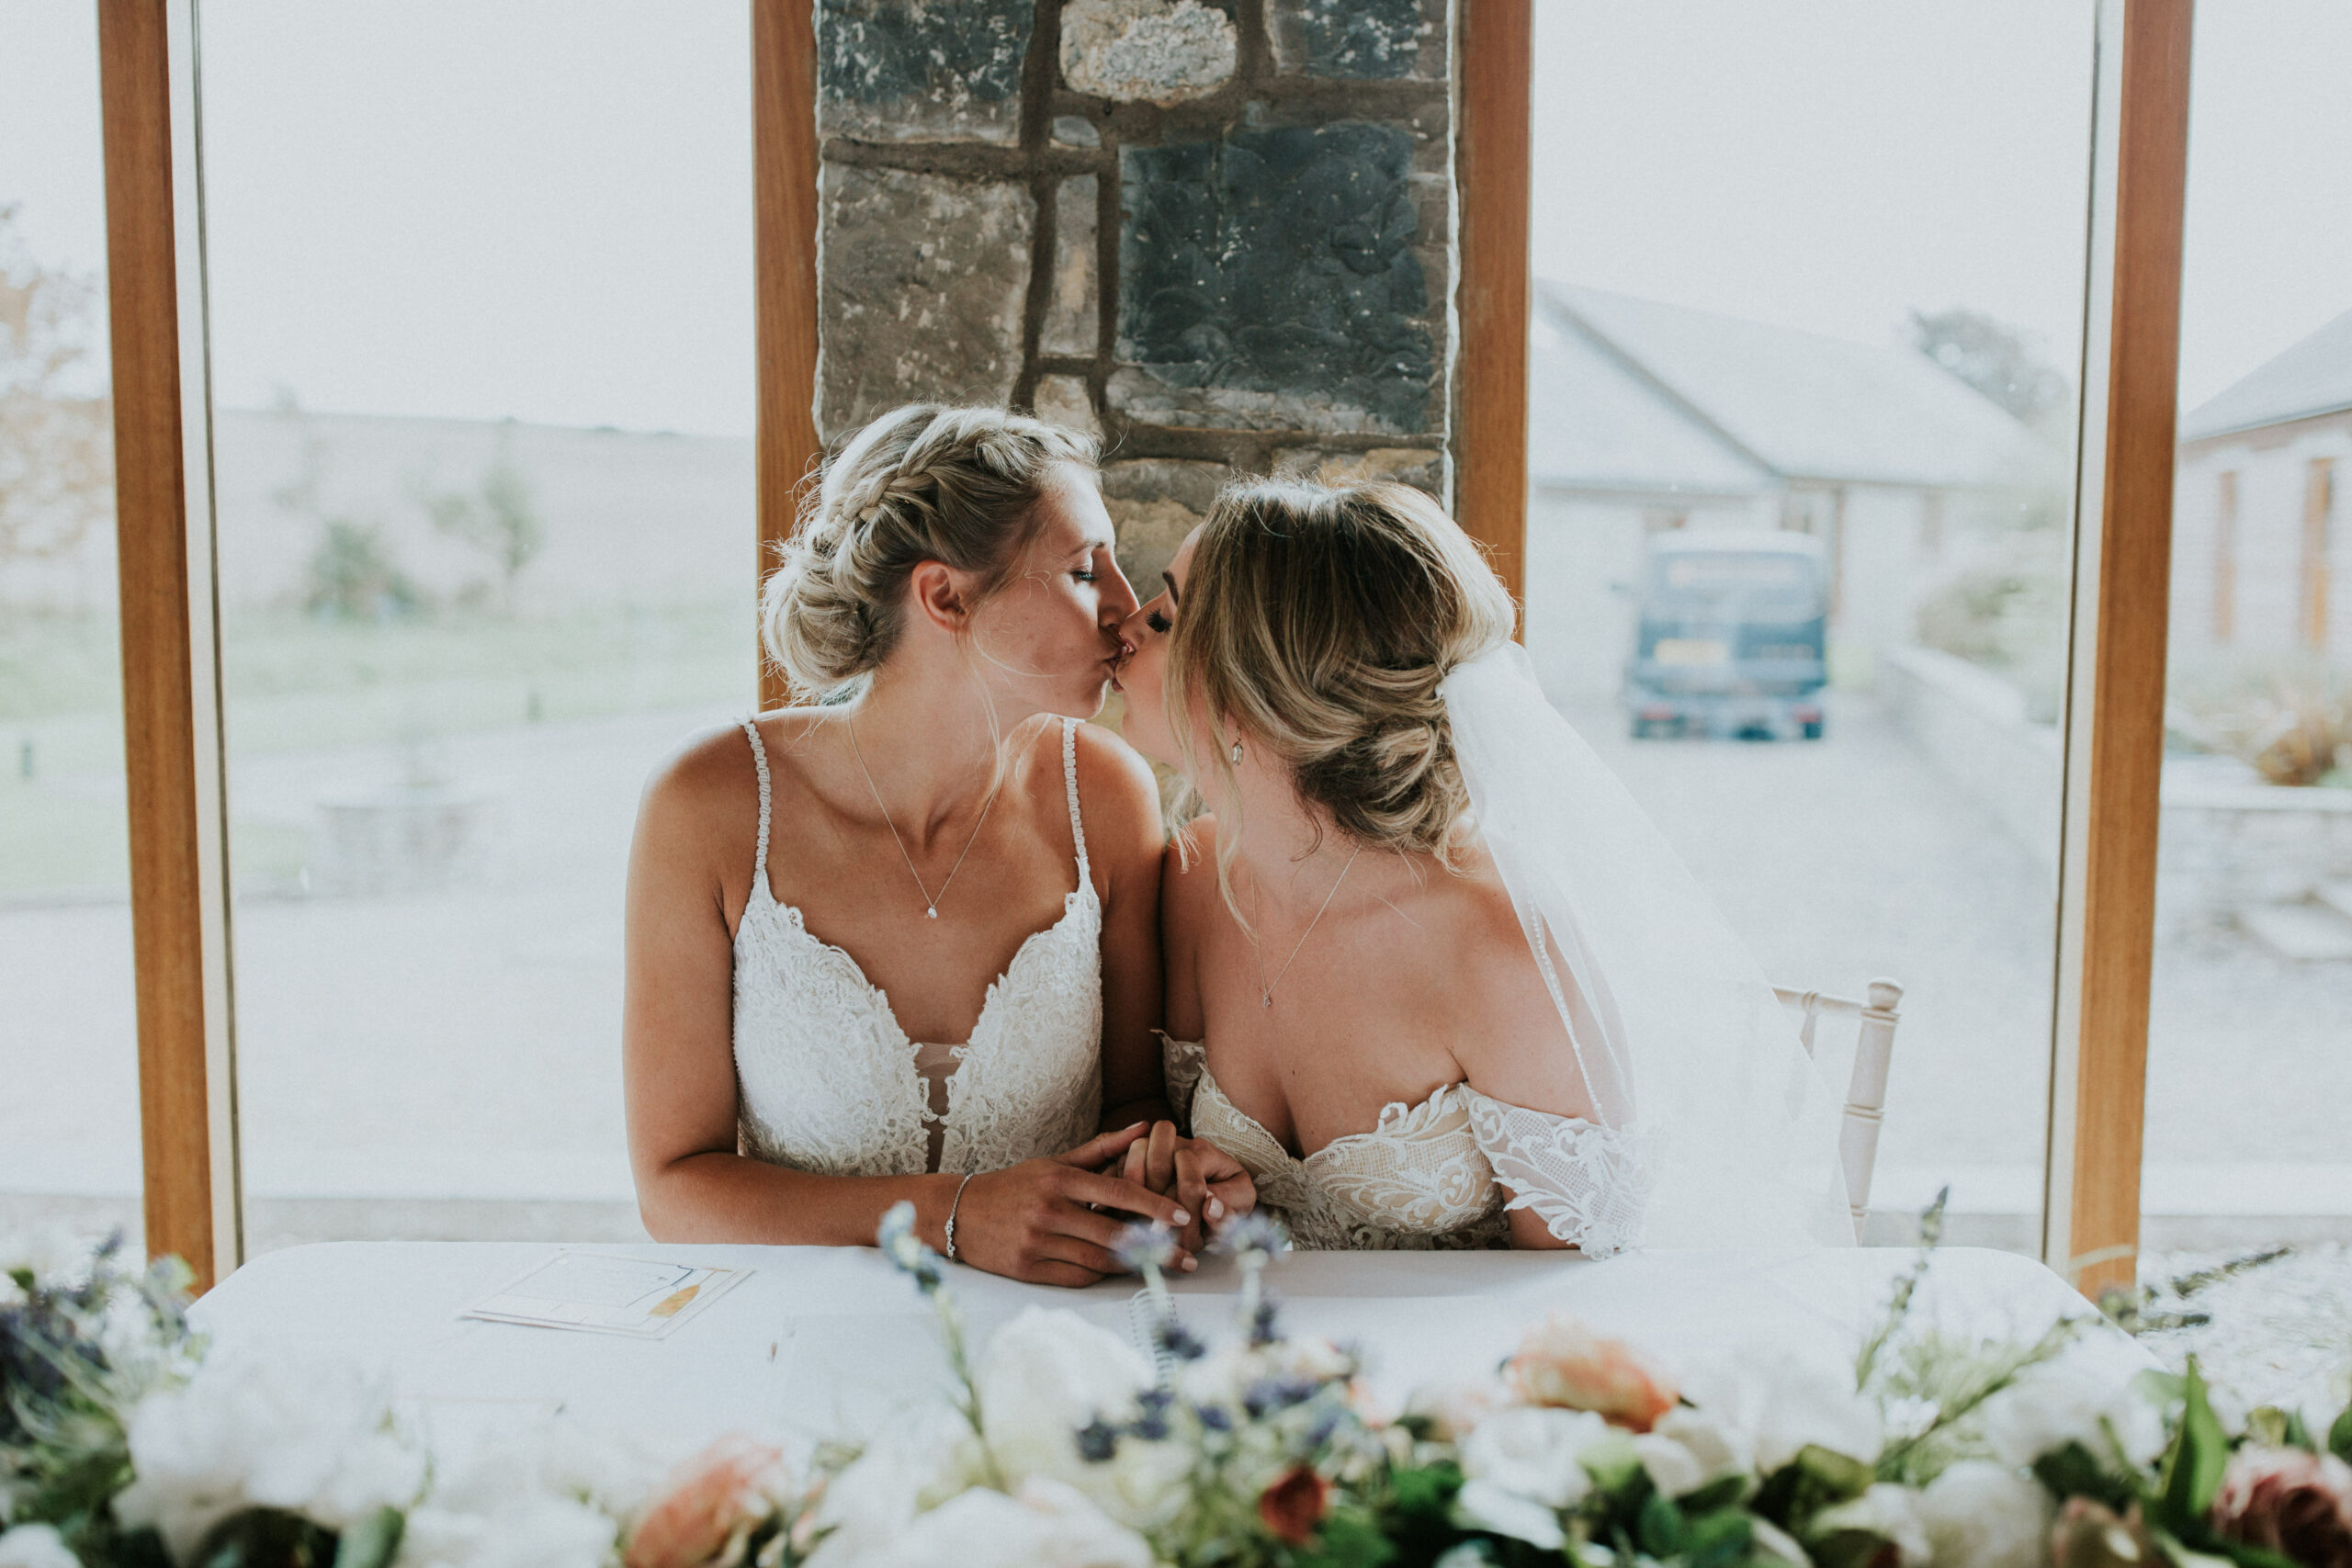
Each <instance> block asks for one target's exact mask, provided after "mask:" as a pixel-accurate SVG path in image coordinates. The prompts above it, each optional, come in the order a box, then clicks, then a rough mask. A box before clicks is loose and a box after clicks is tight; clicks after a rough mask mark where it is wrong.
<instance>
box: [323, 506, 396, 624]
mask: <svg viewBox="0 0 2352 1568" xmlns="http://www.w3.org/2000/svg"><path fill="white" fill-rule="evenodd" d="M302 583H303V587H302V607H303V608H304V609H306V610H308V611H310V612H311V614H312V615H320V616H324V617H328V618H331V619H334V620H341V621H381V620H389V619H392V618H396V617H406V616H411V615H416V614H417V613H419V612H420V611H422V610H423V609H424V607H425V597H424V590H423V589H421V588H419V587H418V586H417V585H416V583H415V582H414V581H413V580H412V579H411V578H410V577H409V575H408V574H407V573H406V572H405V571H403V570H401V566H400V563H399V561H398V560H396V559H395V558H394V557H393V553H392V547H391V543H390V540H388V539H386V538H385V537H384V531H383V529H382V527H380V526H379V525H377V524H374V523H362V522H358V521H356V520H355V519H353V518H349V517H329V518H326V519H324V520H323V521H322V523H321V524H320V535H319V542H318V543H317V545H315V546H314V547H312V548H311V557H310V559H309V560H308V561H307V562H305V563H304V565H303V568H302Z"/></svg>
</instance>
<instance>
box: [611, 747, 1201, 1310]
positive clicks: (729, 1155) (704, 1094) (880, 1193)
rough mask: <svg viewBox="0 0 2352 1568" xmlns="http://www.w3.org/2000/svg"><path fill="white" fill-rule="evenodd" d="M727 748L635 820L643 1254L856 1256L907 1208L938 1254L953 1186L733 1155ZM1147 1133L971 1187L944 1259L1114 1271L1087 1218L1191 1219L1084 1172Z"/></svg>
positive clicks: (634, 1126) (664, 778)
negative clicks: (892, 1213) (655, 1245)
mask: <svg viewBox="0 0 2352 1568" xmlns="http://www.w3.org/2000/svg"><path fill="white" fill-rule="evenodd" d="M742 750H743V746H742V736H741V731H739V730H727V731H722V732H719V733H718V734H716V735H714V736H711V737H707V738H705V739H700V740H698V741H696V742H695V743H694V744H692V745H690V746H689V747H688V748H687V749H686V750H684V751H683V752H681V753H680V754H679V756H677V757H676V758H674V759H673V760H672V761H670V762H669V763H667V764H666V765H665V766H663V767H662V770H661V771H660V772H658V773H656V774H655V775H654V776H653V778H652V780H651V781H650V783H649V784H647V786H646V790H645V795H644V798H643V800H642V801H641V803H640V804H639V809H638V821H637V833H636V837H635V840H634V841H633V842H632V844H631V846H630V851H629V874H628V960H627V987H626V993H625V998H624V1001H623V1005H622V1032H621V1037H622V1058H623V1081H624V1086H625V1093H626V1096H627V1102H628V1143H629V1163H630V1166H631V1168H632V1170H633V1171H634V1173H635V1176H636V1180H637V1192H638V1212H639V1214H640V1215H641V1216H642V1217H643V1219H644V1222H645V1227H646V1229H647V1230H648V1231H649V1232H650V1233H651V1234H652V1235H653V1237H654V1239H656V1240H657V1241H729V1242H764V1243H773V1244H788V1245H812V1246H867V1245H871V1244H872V1242H873V1240H874V1235H875V1232H876V1229H877V1228H878V1227H879V1225H880V1224H881V1220H882V1215H883V1214H884V1213H886V1212H888V1209H889V1208H890V1206H891V1205H892V1204H894V1203H897V1202H899V1201H909V1202H911V1203H913V1204H914V1206H915V1213H916V1219H917V1229H916V1234H917V1235H921V1236H922V1238H923V1239H924V1240H925V1241H926V1242H927V1243H929V1244H930V1245H931V1246H932V1247H934V1248H938V1249H940V1250H944V1248H945V1245H946V1224H947V1214H948V1209H949V1206H950V1205H951V1204H952V1203H954V1202H955V1201H956V1188H957V1187H958V1185H959V1184H961V1183H962V1181H963V1178H962V1177H960V1176H956V1175H953V1174H946V1175H934V1176H906V1177H831V1176H817V1175H812V1174H809V1173H808V1172H805V1171H796V1170H789V1169H786V1168H783V1167H780V1166H774V1165H769V1164H767V1163H765V1162H763V1161H760V1160H753V1159H749V1158H746V1157H744V1156H742V1155H741V1154H740V1153H738V1152H737V1145H736V1111H737V1107H736V1088H735V1060H734V1043H733V1042H734V943H733V934H732V931H731V930H730V924H729V919H728V911H729V909H732V910H734V911H735V912H736V913H737V915H738V917H739V918H740V915H741V909H742V907H743V904H744V901H745V899H746V898H747V897H748V896H749V893H750V886H751V880H750V879H751V873H752V866H751V862H752V855H753V849H752V843H753V840H752V833H751V831H750V829H749V825H750V824H752V823H753V822H755V821H756V820H757V818H758V810H759V802H758V795H757V793H756V784H755V783H754V782H753V775H752V768H751V763H750V759H749V758H748V757H747V756H743V755H741V752H742ZM730 764H731V765H730ZM738 774H740V775H741V776H740V777H739V776H737V775H738ZM739 861H740V862H741V866H740V868H738V869H736V870H735V871H734V872H733V874H731V875H730V874H729V867H730V866H734V865H735V864H736V863H737V862H739ZM739 890H740V891H739ZM1147 1130H1148V1129H1147V1128H1146V1127H1143V1126H1136V1127H1130V1128H1126V1129H1124V1130H1122V1131H1121V1132H1120V1133H1117V1134H1109V1135H1106V1136H1104V1137H1101V1138H1097V1139H1095V1140H1093V1141H1092V1142H1091V1143H1089V1144H1087V1145H1083V1146H1082V1147H1080V1148H1078V1149H1075V1150H1072V1151H1070V1152H1069V1154H1067V1155H1064V1156H1060V1157H1059V1158H1057V1159H1051V1160H1042V1159H1041V1160H1030V1161H1027V1162H1025V1163H1023V1164H1022V1165H1018V1166H1013V1167H1012V1168H1008V1169H1005V1170H999V1171H990V1172H988V1173H986V1174H985V1175H981V1176H977V1177H974V1178H973V1179H972V1181H971V1184H970V1185H969V1187H968V1188H967V1189H966V1190H965V1191H964V1196H963V1201H962V1204H961V1206H960V1207H959V1208H958V1209H957V1210H956V1254H957V1256H958V1257H959V1258H963V1259H965V1260H967V1261H968V1262H970V1263H972V1264H974V1265H975V1266H976V1267H978V1268H983V1269H989V1271H991V1272H993V1273H1000V1274H1008V1275H1011V1276H1012V1277H1014V1278H1016V1279H1023V1280H1037V1281H1040V1282H1044V1283H1049V1284H1069V1285H1079V1284H1091V1283H1092V1282H1093V1281H1094V1280H1097V1279H1100V1278H1101V1277H1102V1276H1103V1275H1104V1274H1107V1273H1112V1272H1115V1271H1116V1269H1117V1265H1116V1264H1115V1262H1114V1261H1113V1259H1112V1258H1111V1255H1110V1250H1109V1249H1110V1247H1112V1246H1113V1245H1114V1243H1115V1240H1116V1237H1117V1234H1118V1230H1119V1227H1120V1224H1121V1220H1120V1216H1119V1214H1117V1213H1096V1212H1094V1211H1093V1210H1091V1209H1090V1208H1088V1207H1087V1205H1089V1204H1099V1205H1103V1206H1104V1207H1106V1208H1109V1209H1113V1210H1117V1211H1125V1212H1130V1213H1149V1214H1152V1215H1153V1216H1154V1217H1157V1218H1161V1219H1164V1220H1166V1221H1168V1223H1170V1224H1175V1225H1178V1226H1180V1227H1181V1226H1182V1224H1183V1223H1184V1222H1185V1221H1186V1220H1187V1219H1189V1218H1190V1216H1189V1215H1185V1214H1182V1213H1180V1212H1179V1211H1178V1210H1177V1207H1176V1205H1175V1204H1174V1203H1173V1202H1172V1201H1170V1200H1168V1199H1165V1198H1162V1197H1159V1195H1158V1194H1155V1193H1152V1192H1149V1191H1147V1190H1143V1189H1141V1188H1138V1187H1136V1186H1135V1185H1134V1184H1132V1183H1128V1182H1125V1181H1120V1180H1118V1179H1114V1178H1111V1177H1105V1176H1100V1175H1096V1174H1095V1173H1094V1172H1093V1171H1092V1170H1091V1168H1089V1167H1091V1166H1094V1165H1100V1164H1101V1163H1103V1161H1105V1160H1109V1159H1112V1158H1114V1157H1115V1156H1118V1155H1120V1154H1122V1153H1124V1152H1125V1148H1126V1146H1127V1145H1129V1144H1131V1143H1133V1142H1134V1141H1135V1140H1136V1138H1137V1137H1139V1136H1141V1135H1143V1134H1144V1133H1145V1132H1146V1131H1147Z"/></svg>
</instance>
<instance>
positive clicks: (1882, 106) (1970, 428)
mask: <svg viewBox="0 0 2352 1568" xmlns="http://www.w3.org/2000/svg"><path fill="white" fill-rule="evenodd" d="M2094 19H2095V18H2094V14H2093V7H2092V6H2090V5H2088V4H2080V5H2050V4H2046V3H2044V0H2002V3H1997V4H1996V3H1987V4H1983V5H1972V6H1939V7H1938V6H1929V7H1922V6H1893V7H1890V6H1875V5H1870V4H1867V3H1864V0H1826V3H1821V4H1814V5H1807V6H1744V5H1738V4H1731V3H1720V0H1672V3H1668V4H1653V5H1644V6H1619V5H1610V4H1605V3H1601V0H1546V3H1545V4H1544V5H1543V6H1538V7H1537V8H1536V59H1535V80H1536V82H1537V84H1538V90H1537V92H1536V95H1535V125H1534V152H1535V172H1534V181H1535V210H1534V266H1535V271H1536V275H1537V277H1538V279H1539V285H1538V288H1537V304H1536V313H1535V321H1534V322H1533V326H1532V332H1533V334H1534V341H1533V362H1532V367H1533V389H1532V409H1531V422H1532V423H1531V437H1532V439H1531V449H1532V454H1533V456H1532V460H1531V472H1530V475H1529V481H1530V487H1531V504H1530V511H1529V519H1528V563H1529V565H1528V590H1527V637H1528V644H1529V648H1530V650H1531V652H1532V654H1533V655H1534V657H1535V659H1536V661H1537V663H1538V666H1539V668H1540V669H1541V670H1542V671H1543V673H1544V679H1545V681H1546V683H1547V686H1548V688H1549V689H1550V691H1551V692H1552V694H1553V695H1554V697H1555V700H1556V701H1557V702H1558V703H1559V704H1560V705H1561V706H1562V708H1563V709H1564V710H1565V711H1566V713H1567V714H1568V715H1569V716H1570V717H1571V718H1573V719H1574V720H1575V721H1576V722H1577V724H1578V725H1579V727H1580V728H1583V729H1584V731H1585V732H1586V734H1587V735H1588V736H1589V738H1590V739H1592V741H1593V743H1594V744H1595V745H1596V746H1597V747H1598V748H1600V750H1601V752H1602V753H1603V755H1604V756H1605V757H1607V758H1608V760H1609V761H1611V763H1612V764H1613V765H1614V766H1615V767H1616V768H1617V769H1618V770H1619V772H1620V773H1621V774H1622V775H1623V777H1624V779H1625V780H1626V782H1627V783H1628V784H1629V785H1630V786H1631V787H1632V788H1633V789H1634V792H1635V794H1636V795H1638V796H1639V797H1640V798H1641V799H1642V800H1643V802H1644V804H1645V806H1647V807H1648V808H1649V809H1650V811H1651V812H1652V813H1653V815H1654V816H1655V817H1656V818H1657V820H1658V822H1659V824H1660V826H1661V827H1662V828H1663V829H1664V830H1665V831H1666V832H1667V834H1668V836H1669V837H1670V838H1671V839H1672V840H1674V841H1675V842H1676V844H1677V845H1678V847H1679V849H1680V850H1681V851H1682V852H1683V853H1684V855H1685V856H1686V857H1687V858H1688V859H1689V860H1690V862H1691V865H1692V867H1693V869H1694V870H1695V872H1696V873H1697V874H1698V875H1699V877H1700V878H1701V880H1702V882H1703V883H1705V884H1706V885H1707V886H1708V887H1709V888H1710V890H1711V891H1713V894H1714V895H1715V897H1716V898H1717V899H1718V900H1719V901H1720V903H1721V904H1722V906H1723V908H1724V911H1725V913H1726V914H1727V915H1728V916H1729V917H1730V919H1731V920H1732V922H1733V924H1734V926H1735V927H1736V929H1738V930H1739V931H1741V932H1742V933H1743V934H1744V935H1745V936H1746V938H1747V941H1748V942H1750V943H1751V944H1752V945H1753V947H1754V948H1755V950H1756V952H1757V953H1758V956H1759V958H1760V959H1761V960H1762V962H1763V964H1764V965H1765V967H1766V969H1767V970H1768V972H1769V973H1770V977H1771V978H1772V979H1773V980H1774V981H1775V982H1776V983H1778V984H1780V985H1782V986H1785V987H1792V988H1793V989H1797V990H1804V989H1818V990H1822V991H1826V992H1831V993H1836V994H1839V995H1843V996H1847V997H1853V998H1860V997H1861V996H1862V995H1863V994H1864V987H1865V985H1866V983H1867V982H1868V981H1869V980H1870V979H1871V978H1872V977H1874V976H1886V977H1889V978H1892V979H1894V980H1895V981H1897V982H1899V983H1900V984H1901V985H1902V987H1904V996H1903V999H1902V1004H1901V1024H1900V1027H1899V1029H1898V1032H1897V1034H1896V1037H1895V1042H1894V1060H1893V1076H1892V1085H1891V1089H1890V1091H1889V1094H1888V1098H1887V1104H1886V1121H1885V1124H1884V1130H1883V1137H1882V1141H1881V1144H1880V1145H1879V1154H1878V1162H1877V1171H1876V1179H1875V1184H1874V1189H1873V1192H1872V1207H1873V1209H1874V1211H1876V1219H1875V1220H1874V1222H1873V1224H1872V1227H1871V1232H1870V1235H1871V1236H1872V1237H1873V1238H1876V1239H1887V1240H1892V1239H1895V1238H1896V1237H1898V1236H1899V1235H1903V1234H1905V1231H1906V1230H1907V1219H1908V1216H1909V1215H1910V1214H1911V1213H1916V1212H1917V1211H1918V1210H1919V1209H1920V1208H1922V1207H1924V1206H1925V1205H1926V1204H1927V1203H1928V1201H1931V1200H1932V1198H1933V1197H1934V1195H1935V1193H1936V1192H1937V1190H1939V1188H1941V1187H1943V1186H1944V1185H1946V1184H1949V1185H1950V1186H1951V1189H1952V1208H1953V1222H1952V1226H1951V1233H1950V1234H1951V1235H1952V1236H1953V1237H1954V1238H1955V1239H1962V1240H1972V1241H1981V1242H1986V1243H1991V1244H1995V1245H2000V1246H2007V1247H2018V1248H2021V1249H2025V1250H2035V1249H2037V1248H2038V1247H2039V1241H2040V1212H2041V1181H2042V1170H2041V1162H2042V1148H2043V1142H2044V1130H2045V1124H2046V1118H2047V1095H2048V1081H2049V1061H2050V1046H2051V1014H2052V995H2053V976H2054V962H2053V953H2054V951H2055V932H2056V926H2055V919H2056V916H2055V910H2056V897H2057V870H2056V855H2057V846H2058V831H2059V824H2060V797H2059V792H2060V787H2061V767H2060V755H2061V754H2060V740H2059V732H2058V728H2057V724H2056V720H2057V716H2058V710H2059V705H2060V698H2061V690H2062V686H2063V682H2064V648H2065V635H2066V607H2067V600H2068V587H2069V574H2070V570H2071V569H2070V560H2071V550H2072V530H2071V491H2072V485H2073V468H2072V464H2073V454H2074V433H2075V418H2076V411H2075V380H2076V378H2077V374H2078V362H2079V359H2080V355H2081V331H2082V320H2083V310H2084V294H2083V280H2084V271H2085V257H2084V236H2085V232H2086V211H2087V207H2088V200H2089V189H2088V184H2087V181H2088V170H2089V166H2090V160H2089V136H2090V130H2091V89H2092V71H2093V59H2092V43H2093V26H2094ZM1822 1040H1823V1042H1824V1054H1823V1059H1824V1062H1825V1065H1826V1068H1827V1071H1828V1075H1829V1077H1830V1078H1831V1080H1832V1081H1833V1083H1835V1084H1837V1085H1838V1087H1840V1088H1842V1087H1843V1086H1844V1084H1845V1081H1846V1075H1847V1073H1848V1070H1849V1061H1850V1051H1851V1043H1852V1034H1851V1032H1850V1031H1848V1032H1844V1034H1843V1038H1842V1041H1840V1040H1838V1038H1836V1037H1835V1036H1833V1034H1832V1033H1831V1032H1829V1031H1828V1030H1827V1029H1826V1027H1825V1030H1824V1032H1823V1034H1822ZM1841 1044H1842V1046H1843V1049H1840V1048H1839V1047H1840V1045H1841Z"/></svg>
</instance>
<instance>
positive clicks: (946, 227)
mask: <svg viewBox="0 0 2352 1568" xmlns="http://www.w3.org/2000/svg"><path fill="white" fill-rule="evenodd" d="M820 197H821V200H822V205H823V216H824V247H823V251H822V253H821V254H822V261H821V265H820V278H819V286H818V292H819V297H820V304H821V308H822V311H823V316H822V320H823V322H824V335H823V339H822V350H821V353H820V355H819V360H818V373H817V379H818V386H819V389H820V406H819V413H818V418H819V423H820V425H821V427H822V428H823V430H824V432H825V434H827V435H828V436H831V435H833V434H838V433H839V432H842V431H843V430H848V429H853V428H854V427H855V426H857V425H859V424H862V423H865V421H866V420H869V419H871V418H873V417H874V416H875V415H876V414H877V413H879V412H882V411H884V410H885V409H889V408H893V407H895V406H897V405H898V404H899V403H902V402H910V401H918V400H926V401H927V400H949V401H965V400H969V401H976V402H992V403H1001V402H1004V401H1006V400H1009V399H1010V398H1011V397H1012V385H1013V382H1014V380H1015V378H1018V377H1019V376H1020V374H1021V316H1022V306H1023V301H1024V300H1025V299H1026V298H1027V295H1028V292H1029V251H1030V241H1031V235H1032V232H1033V231H1034V229H1035V221H1036V204H1035V202H1034V201H1033V200H1032V199H1031V198H1030V196H1029V192H1028V190H1027V188H1026V187H1024V186H1018V185H1012V184H1009V183H1005V182H1001V181H973V180H959V179H953V178H950V177H948V176H946V175H923V174H911V173H908V172H906V171H904V170H899V169H865V168H856V167H851V166H846V165H843V164H827V165H826V166H825V169H824V172H823V175H822V177H821V180H820Z"/></svg>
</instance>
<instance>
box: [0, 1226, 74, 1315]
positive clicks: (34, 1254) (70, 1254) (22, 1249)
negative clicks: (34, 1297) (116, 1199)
mask: <svg viewBox="0 0 2352 1568" xmlns="http://www.w3.org/2000/svg"><path fill="white" fill-rule="evenodd" d="M95 1253H96V1247H94V1246H93V1245H92V1244H91V1242H90V1240H89V1239H88V1238H87V1237H85V1236H82V1235H76V1234H75V1233H74V1229H73V1227H71V1226H70V1225H67V1224H64V1223H63V1222H62V1221H60V1220H43V1221H40V1222H38V1223H35V1224H25V1225H20V1226H18V1227H17V1229H15V1230H12V1231H7V1232H0V1305H6V1304H7V1303H11V1302H15V1301H17V1300H20V1299H22V1296H23V1292H21V1291H20V1290H18V1289H17V1282H16V1280H14V1279H12V1278H10V1276H12V1275H16V1274H21V1273H29V1274H31V1275H32V1277H33V1283H34V1284H35V1285H37V1286H40V1287H43V1288H46V1287H48V1286H51V1285H60V1284H65V1283H67V1282H69V1281H75V1280H86V1279H88V1278H89V1276H90V1259H91V1258H92V1256H93V1255H94V1254H95Z"/></svg>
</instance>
